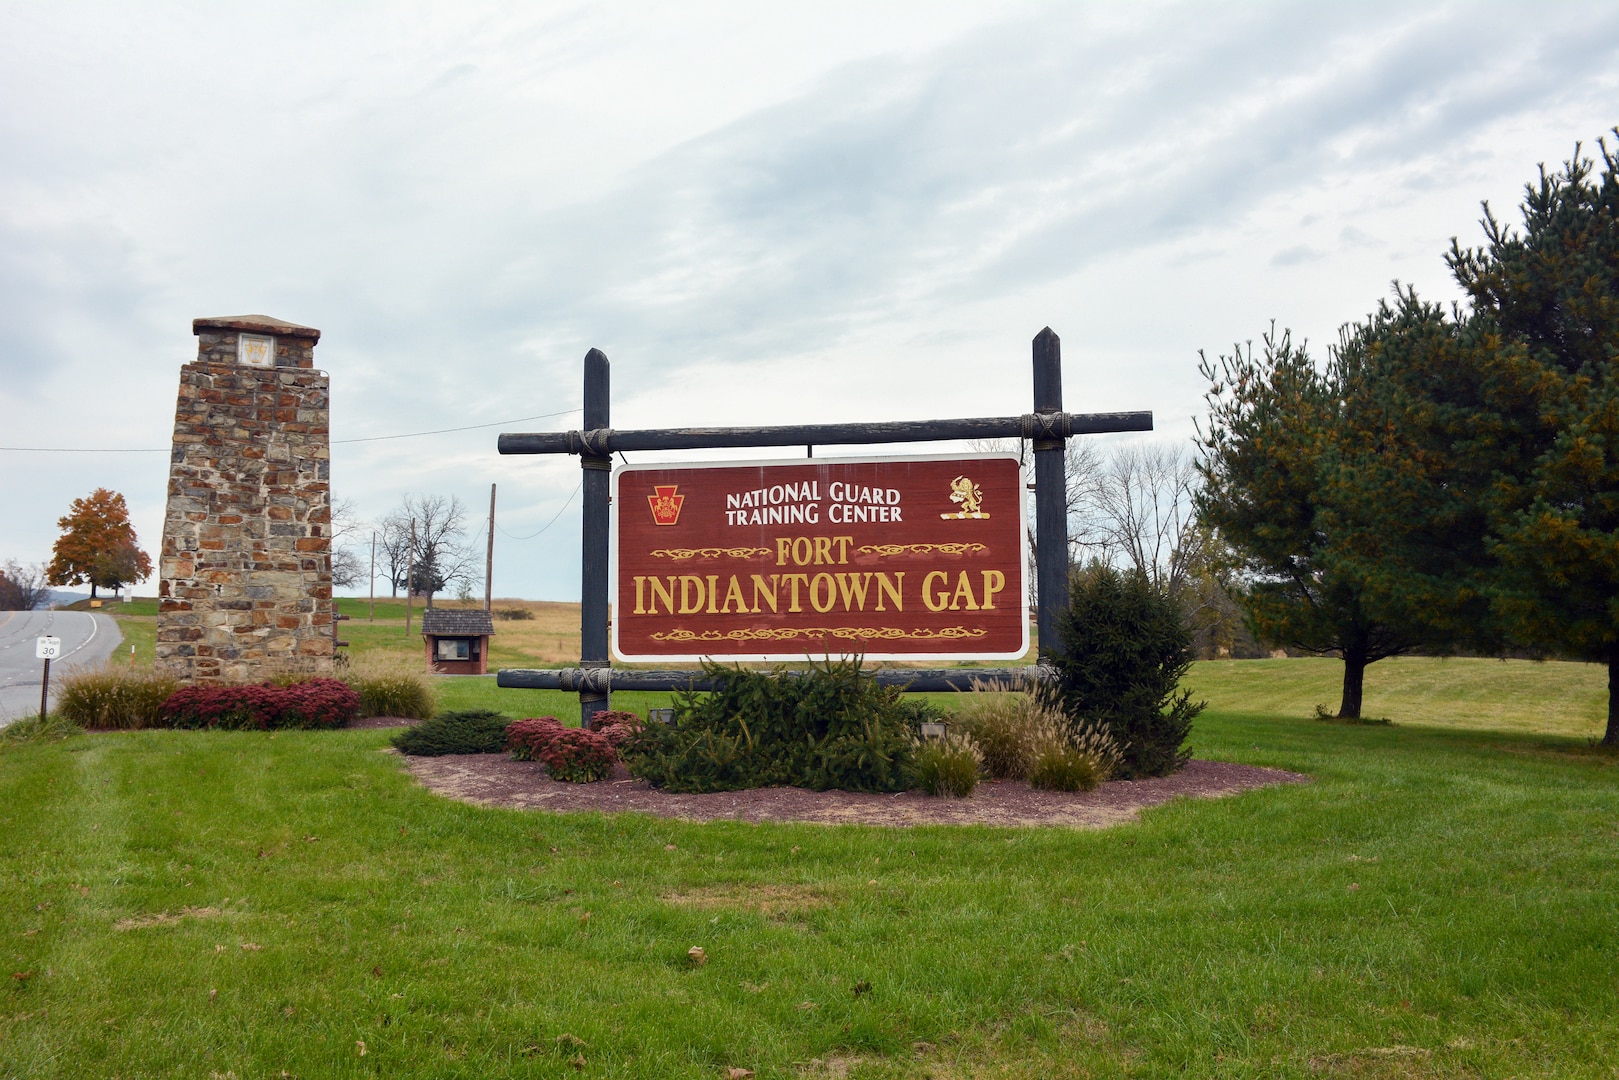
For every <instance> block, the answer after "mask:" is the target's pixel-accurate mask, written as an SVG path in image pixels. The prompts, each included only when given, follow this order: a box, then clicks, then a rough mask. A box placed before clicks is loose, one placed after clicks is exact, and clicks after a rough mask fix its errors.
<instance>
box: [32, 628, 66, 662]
mask: <svg viewBox="0 0 1619 1080" xmlns="http://www.w3.org/2000/svg"><path fill="white" fill-rule="evenodd" d="M61 655H62V639H61V638H59V637H51V636H50V635H49V634H47V635H45V636H44V637H37V638H35V639H34V659H35V660H55V659H56V658H57V657H59V656H61Z"/></svg>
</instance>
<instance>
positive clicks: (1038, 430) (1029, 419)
mask: <svg viewBox="0 0 1619 1080" xmlns="http://www.w3.org/2000/svg"><path fill="white" fill-rule="evenodd" d="M1022 419H1023V438H1024V439H1026V440H1028V441H1029V442H1032V443H1036V444H1037V445H1036V446H1035V449H1036V450H1044V449H1050V447H1049V446H1045V447H1042V446H1039V445H1038V444H1039V443H1054V442H1060V441H1061V440H1063V439H1070V438H1073V435H1074V421H1073V416H1072V415H1071V414H1069V413H1065V412H1055V413H1024V414H1023V417H1022Z"/></svg>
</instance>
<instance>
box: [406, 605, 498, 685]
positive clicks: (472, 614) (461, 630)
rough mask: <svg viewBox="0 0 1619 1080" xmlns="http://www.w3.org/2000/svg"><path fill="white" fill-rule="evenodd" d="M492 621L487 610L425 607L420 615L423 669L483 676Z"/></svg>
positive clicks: (441, 673) (487, 662) (492, 632)
mask: <svg viewBox="0 0 1619 1080" xmlns="http://www.w3.org/2000/svg"><path fill="white" fill-rule="evenodd" d="M494 636H495V622H494V619H493V618H492V617H491V616H490V614H489V612H487V611H459V610H454V609H445V608H428V609H427V610H426V611H424V612H422V640H423V641H424V642H426V643H427V666H428V669H429V670H431V671H436V672H438V673H439V674H440V675H484V674H487V673H488V671H489V639H490V638H492V637H494Z"/></svg>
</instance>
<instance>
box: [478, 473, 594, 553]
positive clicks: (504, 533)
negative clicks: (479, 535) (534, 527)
mask: <svg viewBox="0 0 1619 1080" xmlns="http://www.w3.org/2000/svg"><path fill="white" fill-rule="evenodd" d="M584 486H585V482H584V480H583V479H581V480H580V481H579V483H577V484H575V485H574V488H573V495H569V496H568V501H567V502H565V503H563V504H562V510H566V509H567V508H568V507H570V506H572V505H573V499H574V495H578V494H579V489H580V488H582V487H584ZM562 510H558V511H557V512H556V515H555V516H554V517H552V518H551V520H550V521H547V522H546V523H545V527H544V528H542V529H541V530H540V532H533V533H529V534H528V535H527V536H513V535H512V534H511V533H509V532H507V531H506V530H505V529H502V528H501V527H500V526H499V525H496V526H495V531H496V532H498V533H500V534H501V535H502V536H504V537H506V538H507V539H508V540H532V539H534V538H535V537H536V536H538V535H540V533H542V532H544V531H545V530H546V529H549V528H550V527H551V526H553V525H555V524H556V523H557V518H559V517H561V516H562Z"/></svg>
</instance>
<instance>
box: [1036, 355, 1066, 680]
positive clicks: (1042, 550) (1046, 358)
mask: <svg viewBox="0 0 1619 1080" xmlns="http://www.w3.org/2000/svg"><path fill="white" fill-rule="evenodd" d="M1034 412H1035V420H1036V426H1037V429H1038V428H1039V423H1038V421H1039V416H1040V414H1041V413H1060V412H1062V342H1061V339H1059V338H1058V337H1057V335H1056V334H1054V333H1052V331H1051V327H1049V326H1048V327H1046V328H1045V329H1044V330H1042V331H1040V333H1039V334H1037V335H1036V336H1035V339H1034ZM1037 434H1038V435H1039V436H1043V437H1037V438H1035V439H1034V440H1033V442H1034V523H1035V544H1036V548H1035V560H1036V562H1035V580H1036V582H1037V583H1038V588H1039V599H1038V601H1037V604H1036V615H1035V620H1036V622H1035V627H1036V630H1037V632H1038V634H1039V637H1040V653H1041V655H1042V656H1043V655H1046V654H1048V653H1052V654H1060V653H1061V652H1062V642H1061V641H1059V640H1058V633H1057V623H1058V619H1059V617H1060V616H1061V614H1062V613H1063V612H1065V611H1067V610H1068V477H1067V472H1066V469H1065V465H1064V461H1063V458H1064V449H1065V440H1064V439H1063V437H1062V432H1061V431H1052V430H1038V431H1037ZM1053 436H1055V437H1053Z"/></svg>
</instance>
